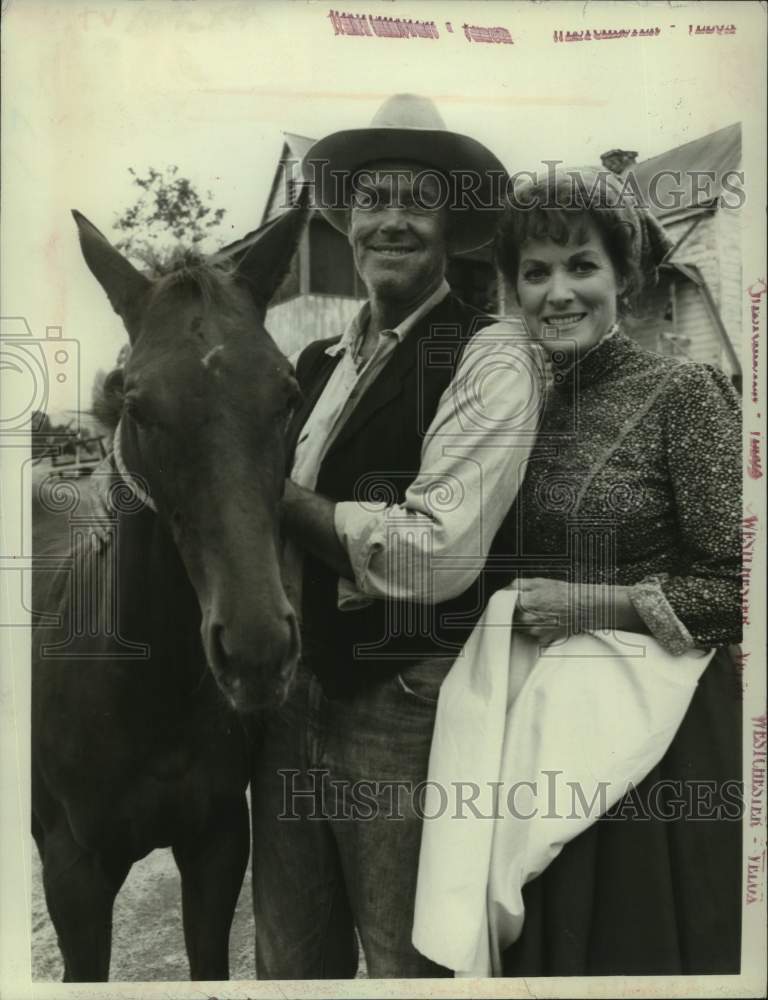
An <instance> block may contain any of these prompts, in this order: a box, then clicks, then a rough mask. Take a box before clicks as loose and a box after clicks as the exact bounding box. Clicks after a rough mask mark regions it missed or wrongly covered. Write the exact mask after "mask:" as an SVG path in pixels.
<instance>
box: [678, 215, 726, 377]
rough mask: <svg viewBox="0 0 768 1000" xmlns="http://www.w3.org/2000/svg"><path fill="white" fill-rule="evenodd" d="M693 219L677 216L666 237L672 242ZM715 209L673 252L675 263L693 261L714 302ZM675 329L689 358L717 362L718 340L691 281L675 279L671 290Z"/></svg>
mask: <svg viewBox="0 0 768 1000" xmlns="http://www.w3.org/2000/svg"><path fill="white" fill-rule="evenodd" d="M692 222H693V219H692V218H691V217H690V216H688V217H687V218H684V219H680V220H677V221H674V222H671V223H669V224H668V225H667V226H666V229H667V233H668V234H669V237H670V239H671V240H672V241H673V242H674V243H676V242H677V241H678V240H679V239H680V238H681V236H683V234H684V233H685V232H686V230H687V229H689V228H690V226H691V224H692ZM717 239H718V224H717V213H716V212H715V213H713V214H711V215H705V216H704V217H703V218H702V221H701V222H700V223H699V225H698V226H697V227H696V229H694V231H693V232H692V233H691V235H690V236H688V238H687V239H686V240H685V242H684V243H683V244H682V246H681V247H680V249H679V250H677V251H676V252H675V255H674V258H673V259H674V261H675V263H677V264H694V265H695V266H696V267H697V268H698V269H699V271H700V272H701V275H702V277H703V278H704V280H705V281H706V282H707V285H708V287H709V290H710V292H711V294H712V298H713V299H714V301H715V305H718V306H719V303H720V266H719V260H718V257H719V253H718V246H717ZM675 314H676V319H677V324H676V325H677V329H676V332H677V334H678V336H679V337H682V338H687V339H688V344H687V346H686V347H685V351H686V353H687V355H688V357H689V358H690V359H691V361H699V362H704V363H706V364H710V365H721V354H722V341H721V339H720V334H719V333H718V331H717V328H716V327H715V324H714V322H713V320H712V319H711V317H710V315H709V313H708V312H707V308H706V306H705V304H704V300H703V298H702V296H701V293H700V292H699V291H698V289H697V288H696V286H695V285H693V284H692V283H689V282H687V281H685V282H684V281H678V282H677V283H676V291H675Z"/></svg>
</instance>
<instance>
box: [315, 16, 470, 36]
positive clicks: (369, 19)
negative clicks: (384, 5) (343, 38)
mask: <svg viewBox="0 0 768 1000" xmlns="http://www.w3.org/2000/svg"><path fill="white" fill-rule="evenodd" d="M328 20H329V21H330V22H331V25H332V27H333V33H334V35H358V36H363V35H370V36H373V35H377V36H378V37H379V38H439V37H440V32H439V31H438V28H437V25H436V24H435V22H434V21H414V20H412V18H410V17H407V18H404V17H387V16H383V15H379V14H348V13H347V12H346V11H343V12H342V13H339V11H337V10H329V11H328ZM450 30H451V31H452V30H453V29H452V28H451V29H450Z"/></svg>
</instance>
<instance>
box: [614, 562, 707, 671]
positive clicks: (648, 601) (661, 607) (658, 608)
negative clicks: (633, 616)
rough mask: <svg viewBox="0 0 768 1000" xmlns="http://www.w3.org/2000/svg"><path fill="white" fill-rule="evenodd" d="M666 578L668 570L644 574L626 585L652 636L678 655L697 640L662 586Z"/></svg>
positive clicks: (631, 599)
mask: <svg viewBox="0 0 768 1000" xmlns="http://www.w3.org/2000/svg"><path fill="white" fill-rule="evenodd" d="M668 579H669V576H668V574H661V575H659V576H647V577H645V579H643V580H640V582H639V583H635V584H633V585H632V586H631V587H630V588H629V599H630V601H631V602H632V605H633V607H634V609H635V611H637V613H638V614H639V615H640V617H641V618H642V619H643V621H644V622H645V624H646V625H647V626H648V629H649V631H650V633H651V635H652V636H653V637H654V639H656V640H657V641H658V642H659V643H660V644H661V645H662V646H663V647H664V648H665V649H666V650H668V651H669V652H670V653H672V655H673V656H681V655H682V654H683V653H687V652H688V651H689V650H691V649H693V648H694V647H695V645H696V644H695V642H694V641H693V637H692V636H691V633H690V632H689V631H688V629H687V628H686V627H685V625H684V624H683V623H682V622H681V621H680V619H679V618H678V617H677V615H676V614H675V610H674V608H673V607H672V605H671V604H670V603H669V601H668V600H667V596H666V594H665V593H664V591H663V589H662V584H663V583H664V582H666V580H668Z"/></svg>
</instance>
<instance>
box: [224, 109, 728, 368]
mask: <svg viewBox="0 0 768 1000" xmlns="http://www.w3.org/2000/svg"><path fill="white" fill-rule="evenodd" d="M313 142H314V140H313V139H310V138H308V137H306V136H301V135H294V134H291V133H286V134H285V141H284V144H283V149H282V152H281V155H280V160H279V163H278V165H277V169H276V171H275V177H274V180H273V183H272V187H271V190H270V193H269V197H268V198H267V203H266V206H265V209H264V213H263V216H262V220H261V225H264V224H265V223H267V222H269V221H270V220H271V219H273V218H274V217H275V216H276V215H279V214H280V212H281V211H283V210H284V209H285V207H286V206H287V205H289V204H290V203H291V200H292V196H293V192H294V191H295V187H296V185H297V184H298V183H299V182H300V180H301V169H300V165H301V160H302V158H303V157H304V155H305V153H306V152H307V150H308V149H309V148H310V146H311V145H312V143H313ZM636 157H637V154H636V153H634V152H631V151H626V150H611V151H610V152H609V153H606V154H603V157H602V160H603V163H604V165H605V166H606V168H607V169H611V170H612V171H613V172H614V173H616V174H618V175H619V176H621V177H625V176H626V175H627V173H629V172H632V173H633V174H634V180H635V181H636V183H637V187H638V188H639V189H640V191H641V192H642V193H643V195H644V196H648V194H649V192H650V191H651V190H653V191H655V194H656V196H657V200H658V201H659V202H661V203H662V204H663V205H664V206H666V207H662V208H656V209H655V211H656V214H657V216H658V218H659V219H660V220H661V222H662V223H663V225H664V226H665V228H666V229H667V231H668V233H669V235H670V236H671V238H672V241H673V243H674V244H675V247H674V251H673V252H672V254H671V255H670V257H669V259H668V261H667V262H666V263H665V264H664V266H663V268H662V271H661V277H660V281H659V284H658V286H657V287H656V288H655V289H654V290H653V291H652V292H650V293H648V294H646V296H644V298H643V300H642V301H641V302H640V303H639V304H638V306H637V308H636V312H635V315H634V316H633V317H630V318H629V319H628V321H627V324H626V325H627V327H628V329H629V332H630V333H632V334H633V335H634V336H635V337H637V339H638V340H639V341H640V342H641V343H643V345H644V346H646V347H648V348H650V349H651V350H654V351H657V352H659V353H661V354H675V355H679V356H681V357H685V358H688V359H690V360H691V361H703V362H707V363H709V364H714V365H718V366H719V367H721V368H723V369H724V370H725V371H727V372H728V373H729V374H730V375H731V377H732V378H733V380H734V382H736V383H737V384H739V383H740V378H741V366H740V363H739V355H738V344H739V334H740V324H741V314H740V308H741V305H740V303H741V293H740V289H741V242H740V241H741V229H740V212H741V206H740V199H739V198H738V197H737V196H736V195H735V194H734V193H733V192H732V190H729V189H728V183H729V179H730V181H731V182H733V186H734V187H735V186H736V182H735V181H734V172H736V171H738V170H739V169H740V167H741V126H740V124H738V123H737V124H734V125H729V126H728V127H726V128H723V129H720V130H719V131H717V132H713V133H711V134H710V135H706V136H703V137H701V138H699V139H695V140H693V141H691V142H689V143H686V144H684V145H682V146H678V147H676V148H675V149H671V150H669V151H668V152H665V153H661V154H660V155H659V156H654V157H652V158H650V159H648V160H644V161H641V162H639V163H637V162H636ZM663 171H667V172H669V171H680V180H679V182H678V180H677V178H676V177H673V176H671V175H670V174H669V173H667V174H662V172H663ZM696 171H699V172H701V171H711V172H713V173H714V175H715V179H714V181H713V182H709V181H699V183H698V187H697V185H696V183H695V181H694V182H692V181H691V177H694V178H695V177H696V174H695V173H694V172H696ZM660 174H662V177H661V180H660V181H659V180H657V181H654V178H658V177H659V175H660ZM724 181H725V184H726V187H725V190H724V188H723V182H724ZM673 189H674V190H673ZM675 191H677V193H675ZM723 194H725V196H726V197H725V199H723V197H722V196H723ZM729 204H730V205H732V206H734V207H728V205H729ZM248 238H249V237H246V238H245V240H244V241H242V242H246V241H247V240H248ZM448 280H449V282H450V284H451V286H452V287H453V288H454V290H455V291H456V293H457V294H458V295H460V296H461V297H462V298H463V299H465V301H467V302H470V303H472V304H473V305H476V306H478V307H479V308H483V309H486V310H488V311H489V312H492V313H505V312H513V311H514V309H515V307H514V302H513V299H512V296H510V295H509V293H508V291H506V290H505V289H504V287H503V283H502V282H499V281H498V280H497V275H496V273H495V270H494V267H493V263H492V259H491V252H490V250H489V249H488V248H485V249H484V250H480V251H475V252H472V253H469V254H461V255H456V256H454V257H453V258H452V259H451V261H450V263H449V270H448ZM364 299H365V290H364V288H363V286H362V284H361V282H360V279H359V278H358V276H357V273H356V271H355V267H354V263H353V259H352V250H351V247H350V246H349V244H348V242H347V240H346V238H345V237H344V236H343V234H341V233H339V232H337V231H336V230H335V229H334V228H333V227H332V226H331V225H330V224H329V223H328V222H326V221H325V219H324V218H323V217H322V216H321V215H320V213H319V212H314V213H313V214H312V217H311V219H310V223H309V225H308V227H307V229H306V231H305V233H304V236H303V238H302V241H301V244H300V246H299V248H298V251H297V253H296V256H295V257H294V259H293V262H292V266H291V269H290V272H289V274H288V275H287V277H286V279H285V281H284V282H283V284H282V286H281V288H280V290H279V292H278V294H277V296H276V298H275V300H274V302H273V304H272V306H271V307H270V311H269V319H268V326H269V329H270V332H271V333H272V335H273V336H274V337H275V340H276V341H277V343H278V344H279V346H280V348H281V349H282V350H283V351H284V352H285V353H286V354H288V355H293V354H294V353H295V352H296V351H298V350H300V349H301V348H302V347H304V346H305V345H306V344H307V343H309V342H310V341H312V340H317V339H320V338H323V337H331V336H335V335H337V334H339V333H341V332H342V331H343V329H344V327H345V326H346V324H347V323H348V322H349V320H350V319H351V318H352V317H353V316H354V314H355V313H356V312H357V310H358V309H359V308H360V304H361V303H362V302H363V300H364Z"/></svg>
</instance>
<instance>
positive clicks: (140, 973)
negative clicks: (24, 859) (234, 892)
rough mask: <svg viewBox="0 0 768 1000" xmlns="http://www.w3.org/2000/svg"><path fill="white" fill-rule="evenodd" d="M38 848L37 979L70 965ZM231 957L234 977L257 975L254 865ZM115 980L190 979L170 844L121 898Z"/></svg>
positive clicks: (137, 868) (139, 869) (144, 865)
mask: <svg viewBox="0 0 768 1000" xmlns="http://www.w3.org/2000/svg"><path fill="white" fill-rule="evenodd" d="M32 853H33V859H34V867H33V871H32V978H33V979H38V980H56V981H58V980H60V979H61V976H62V974H63V971H64V967H63V964H62V961H61V955H60V953H59V947H58V944H57V943H56V933H55V931H54V929H53V925H52V924H51V921H50V919H49V917H48V911H47V909H46V906H45V897H44V895H43V887H42V878H41V870H40V863H39V859H38V856H37V851H36V849H35V847H34V844H33V845H32ZM229 961H230V976H231V978H232V979H253V978H254V975H255V971H254V964H253V915H252V913H251V874H250V869H249V870H248V873H247V875H246V877H245V882H244V883H243V888H242V890H241V892H240V900H239V902H238V905H237V912H236V913H235V919H234V923H233V925H232V933H231V935H230V939H229ZM110 979H111V980H113V981H125V982H144V981H154V980H159V981H162V980H184V979H189V967H188V965H187V955H186V952H185V950H184V933H183V931H182V927H181V884H180V881H179V874H178V872H177V870H176V865H175V863H174V860H173V855H172V854H171V851H170V849H167V850H160V851H153V852H152V853H151V854H150V855H148V856H147V857H146V858H144V859H143V860H142V861H139V862H138V863H137V864H135V865H134V866H133V868H132V869H131V872H130V874H129V876H128V878H127V879H126V881H125V885H124V886H123V888H122V889H121V891H120V894H119V895H118V897H117V901H116V902H115V911H114V930H113V944H112V966H111V969H110Z"/></svg>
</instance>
